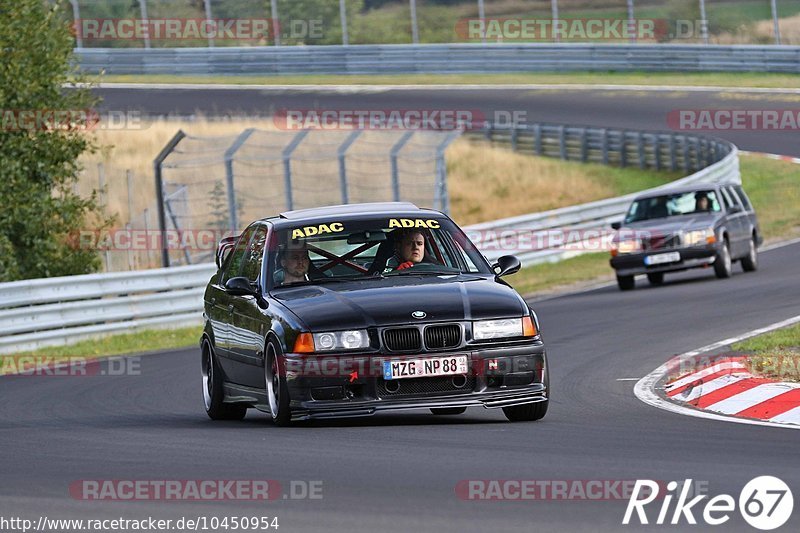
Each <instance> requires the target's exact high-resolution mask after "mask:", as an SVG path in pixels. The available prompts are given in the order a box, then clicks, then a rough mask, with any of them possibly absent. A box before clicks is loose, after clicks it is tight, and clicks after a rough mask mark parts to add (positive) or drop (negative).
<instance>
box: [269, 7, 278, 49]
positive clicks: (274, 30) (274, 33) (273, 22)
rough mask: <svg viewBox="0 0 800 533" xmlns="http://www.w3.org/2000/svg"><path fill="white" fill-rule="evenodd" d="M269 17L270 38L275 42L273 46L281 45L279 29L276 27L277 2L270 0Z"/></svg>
mask: <svg viewBox="0 0 800 533" xmlns="http://www.w3.org/2000/svg"><path fill="white" fill-rule="evenodd" d="M269 7H270V16H271V17H272V20H271V21H270V22H271V24H270V25H271V26H272V28H271V29H272V38H273V40H274V41H275V46H280V45H281V29H280V28H279V27H278V0H270V2H269Z"/></svg>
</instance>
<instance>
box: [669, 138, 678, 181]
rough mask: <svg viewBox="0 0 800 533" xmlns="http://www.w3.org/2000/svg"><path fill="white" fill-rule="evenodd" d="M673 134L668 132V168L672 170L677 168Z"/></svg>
mask: <svg viewBox="0 0 800 533" xmlns="http://www.w3.org/2000/svg"><path fill="white" fill-rule="evenodd" d="M675 149H676V146H675V134H674V133H670V134H669V169H670V170H671V171H672V172H675V171H676V170H678V156H677V154H676V152H675Z"/></svg>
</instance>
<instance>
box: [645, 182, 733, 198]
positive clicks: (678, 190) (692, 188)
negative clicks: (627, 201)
mask: <svg viewBox="0 0 800 533" xmlns="http://www.w3.org/2000/svg"><path fill="white" fill-rule="evenodd" d="M717 187H718V184H716V183H697V184H694V185H683V186H682V187H670V188H668V189H660V190H658V191H649V192H643V193H642V194H640V195H638V196H637V197H636V198H635V199H634V200H642V199H644V198H654V197H656V196H666V195H670V194H684V193H687V192H697V191H713V190H716V188H717Z"/></svg>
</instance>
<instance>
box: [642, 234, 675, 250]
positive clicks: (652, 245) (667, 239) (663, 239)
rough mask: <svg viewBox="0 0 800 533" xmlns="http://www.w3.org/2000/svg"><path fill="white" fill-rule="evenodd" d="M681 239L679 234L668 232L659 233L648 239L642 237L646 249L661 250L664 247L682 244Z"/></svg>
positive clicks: (643, 246)
mask: <svg viewBox="0 0 800 533" xmlns="http://www.w3.org/2000/svg"><path fill="white" fill-rule="evenodd" d="M680 244H681V240H680V236H679V235H671V234H669V233H666V234H664V235H657V236H655V237H650V238H647V239H642V248H643V249H644V250H661V249H664V248H675V247H676V246H680Z"/></svg>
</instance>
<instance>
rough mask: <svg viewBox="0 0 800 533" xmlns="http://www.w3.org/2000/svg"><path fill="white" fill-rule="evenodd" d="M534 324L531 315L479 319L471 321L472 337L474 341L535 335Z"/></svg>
mask: <svg viewBox="0 0 800 533" xmlns="http://www.w3.org/2000/svg"><path fill="white" fill-rule="evenodd" d="M536 334H537V332H536V326H535V325H534V323H533V320H531V317H529V316H524V317H522V318H504V319H500V320H480V321H478V322H473V323H472V338H473V339H475V340H476V341H483V340H487V339H504V338H508V337H535V336H536Z"/></svg>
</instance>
